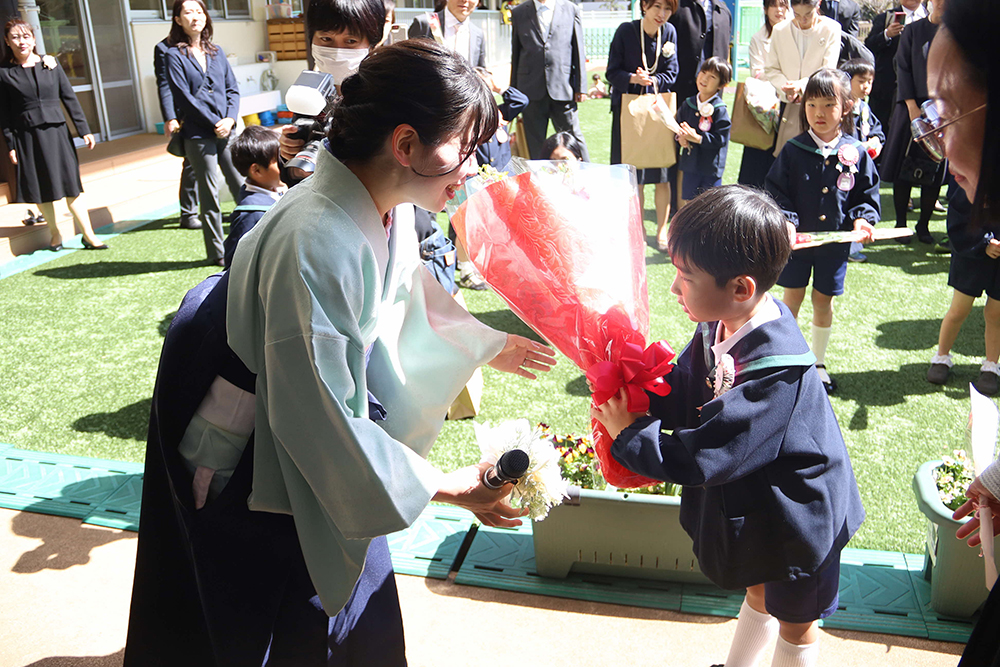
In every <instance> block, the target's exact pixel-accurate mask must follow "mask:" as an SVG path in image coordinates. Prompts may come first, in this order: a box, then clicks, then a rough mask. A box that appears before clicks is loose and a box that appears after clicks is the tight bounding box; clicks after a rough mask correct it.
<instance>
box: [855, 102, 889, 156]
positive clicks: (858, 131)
mask: <svg viewBox="0 0 1000 667" xmlns="http://www.w3.org/2000/svg"><path fill="white" fill-rule="evenodd" d="M851 113H853V114H854V136H855V137H857V138H858V141H860V142H861V143H865V142H866V141H868V140H869V139H871V138H872V137H878V140H879V141H881V142H882V147H883V148H884V147H885V131H884V130H883V129H882V123H881V122H879V119H878V116H876V115H875V112H874V111H872V108H871V106H869V104H868V102H865V101H864V100H855V102H854V108H853V109H852V110H851Z"/></svg>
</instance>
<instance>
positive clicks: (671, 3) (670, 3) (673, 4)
mask: <svg viewBox="0 0 1000 667" xmlns="http://www.w3.org/2000/svg"><path fill="white" fill-rule="evenodd" d="M663 1H664V2H665V3H666V5H667V9H669V10H670V13H671V14H676V13H677V5H678V0H663ZM654 2H656V0H641V2H639V11H640V12H641V13H642V15H643V16H645V15H646V10H647V9H649V8H650V7H652V6H653V3H654Z"/></svg>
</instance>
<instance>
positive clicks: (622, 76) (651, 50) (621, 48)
mask: <svg viewBox="0 0 1000 667" xmlns="http://www.w3.org/2000/svg"><path fill="white" fill-rule="evenodd" d="M641 22H642V19H637V20H635V21H627V22H625V23H622V24H621V25H620V26H618V29H617V30H615V36H614V38H613V39H612V40H611V47H610V48H609V49H608V69H607V72H605V75H606V76H607V77H608V81H610V82H611V106H613V107H618V106H621V103H622V95H623V94H625V93H629V94H632V95H642V94H643V93H651V92H653V87H652V86H640V85H638V84H634V83H629V77H631V76H632V75H633V74H635V70H636V69H637V68H639V67H644V65H643V62H642V46H640V44H639V42H640V31H641V30H642V26H641ZM656 39H657V38H656V37H650V36H649V35H645V36H643V37H642V38H641V41H642V42H643V45H644V46H645V47H646V63H647V64H648V65H649V66H650V67H652V66H653V62H654V61H655V62H656V73H655V75H654V78H655V79H656V88H657V91H658V92H661V93H666V92H669V91H670V90H672V89H673V87H674V82H675V81H677V29H676V28H674V26H672V25H670V24H669V23H664V24H663V27H662V28H660V38H659V39H660V51H661V53H660V58H659V60H658V61H657V60H656ZM667 43H670V44H673V45H674V46H673V49H674V53H673V54H672V55H671V56H669V57H667V56H664V55H663V53H662V50H663V45H664V44H667Z"/></svg>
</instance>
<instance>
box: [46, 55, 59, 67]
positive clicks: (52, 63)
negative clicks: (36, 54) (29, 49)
mask: <svg viewBox="0 0 1000 667" xmlns="http://www.w3.org/2000/svg"><path fill="white" fill-rule="evenodd" d="M58 64H59V61H58V60H56V59H55V58H53V57H52V56H50V55H48V54H46V55H44V56H42V67H44V68H45V69H55V68H56V65H58Z"/></svg>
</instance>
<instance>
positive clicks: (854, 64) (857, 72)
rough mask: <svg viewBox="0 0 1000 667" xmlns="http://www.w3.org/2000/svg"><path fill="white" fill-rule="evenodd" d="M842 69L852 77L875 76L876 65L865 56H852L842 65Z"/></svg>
mask: <svg viewBox="0 0 1000 667" xmlns="http://www.w3.org/2000/svg"><path fill="white" fill-rule="evenodd" d="M840 71H841V72H843V73H844V74H846V75H847V76H849V77H851V78H852V79H853V78H854V77H856V76H866V75H867V76H875V65H874V64H872V63H871V62H869V61H868V60H865V59H864V58H851V59H850V60H848V61H847V62H845V63H844V64H842V65H841V66H840Z"/></svg>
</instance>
